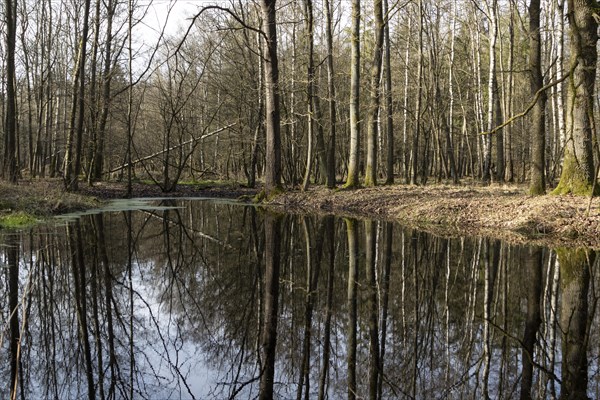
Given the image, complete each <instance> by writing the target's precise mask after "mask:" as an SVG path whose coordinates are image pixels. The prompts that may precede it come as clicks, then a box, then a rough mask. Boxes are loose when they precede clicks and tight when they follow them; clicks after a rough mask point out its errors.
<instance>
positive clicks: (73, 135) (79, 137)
mask: <svg viewBox="0 0 600 400" xmlns="http://www.w3.org/2000/svg"><path fill="white" fill-rule="evenodd" d="M90 3H91V0H86V1H85V3H84V11H83V29H82V31H81V38H80V41H79V52H78V56H77V63H76V68H77V71H76V72H75V77H74V78H73V103H72V109H71V120H70V128H69V135H68V137H67V149H66V153H65V173H64V181H65V182H64V183H65V189H67V190H68V191H71V192H74V191H77V189H78V178H79V174H80V172H81V149H82V146H83V128H84V127H83V123H84V119H85V97H84V96H85V87H86V80H85V75H86V73H85V67H86V52H87V41H88V33H89V15H90ZM73 141H75V143H73ZM73 147H75V148H73Z"/></svg>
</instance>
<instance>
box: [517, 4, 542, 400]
mask: <svg viewBox="0 0 600 400" xmlns="http://www.w3.org/2000/svg"><path fill="white" fill-rule="evenodd" d="M534 1H535V0H534ZM534 1H532V3H533V2H534ZM528 251H529V259H528V260H527V261H528V262H527V266H526V267H527V282H528V283H527V284H528V288H527V318H526V320H525V332H524V333H523V350H522V352H521V361H522V363H523V367H522V371H523V373H522V377H521V397H520V398H521V400H529V399H532V398H533V397H532V393H531V390H532V387H533V367H534V363H533V355H534V354H533V352H534V348H535V344H536V342H537V333H538V331H539V329H540V325H541V323H542V317H541V309H540V302H541V295H542V263H543V257H542V256H543V253H542V249H541V248H539V247H534V248H531V249H530V250H528Z"/></svg>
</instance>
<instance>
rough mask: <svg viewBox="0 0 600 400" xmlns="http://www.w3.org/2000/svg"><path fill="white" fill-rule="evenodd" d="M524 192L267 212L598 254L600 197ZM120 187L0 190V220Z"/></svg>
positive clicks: (495, 190) (446, 188)
mask: <svg viewBox="0 0 600 400" xmlns="http://www.w3.org/2000/svg"><path fill="white" fill-rule="evenodd" d="M132 189H133V190H132V192H133V197H215V198H230V199H243V200H245V201H250V200H251V199H252V198H253V197H254V196H255V195H256V193H257V192H258V190H257V189H249V188H245V187H243V186H241V185H239V184H235V183H225V184H224V183H217V182H212V183H211V182H208V183H203V184H200V185H199V184H193V185H179V186H178V189H177V191H176V192H173V193H167V194H165V193H162V192H161V191H160V189H159V188H158V187H156V186H155V185H149V184H143V183H135V184H134V185H133V188H132ZM526 192H527V188H526V187H525V186H522V185H491V186H481V185H477V184H473V185H472V184H463V185H442V184H435V185H427V186H409V185H392V186H378V187H374V188H360V189H356V190H343V189H338V190H329V189H326V188H323V187H320V186H313V187H311V188H310V189H309V190H308V191H306V192H302V191H298V190H290V191H287V192H285V193H283V194H281V195H279V196H277V197H276V198H275V199H273V200H272V201H271V202H270V203H269V206H270V207H273V208H275V209H280V210H285V211H289V212H294V213H300V214H303V213H307V214H308V213H317V214H331V213H335V214H337V215H342V216H347V217H359V218H376V219H381V220H395V221H398V222H400V223H401V224H403V225H406V226H408V227H412V228H417V229H421V230H425V231H428V232H431V233H434V234H437V235H444V236H465V235H468V236H474V235H481V236H487V237H491V238H498V239H503V240H507V241H509V242H511V243H530V244H539V245H544V246H552V247H557V246H568V247H580V246H581V247H591V248H596V249H600V198H594V199H593V200H592V201H591V203H590V199H589V198H585V197H575V196H551V195H546V196H535V197H534V196H529V195H527V194H526ZM126 193H127V192H126V184H125V183H116V182H108V183H105V182H102V183H98V184H96V185H94V186H93V187H90V186H88V185H87V184H85V183H80V191H79V193H67V192H65V191H64V189H63V186H62V181H60V180H44V181H41V180H35V181H25V180H23V181H20V182H19V184H18V185H16V186H14V185H9V184H6V183H1V184H0V225H2V223H1V221H2V218H3V217H6V216H11V215H15V214H16V215H19V214H21V213H24V214H29V215H33V216H35V217H39V218H44V217H48V216H51V215H58V214H62V213H67V212H72V211H77V210H84V209H89V208H96V207H99V206H101V205H102V204H103V202H104V201H105V200H108V199H117V198H124V197H126Z"/></svg>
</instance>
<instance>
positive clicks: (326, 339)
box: [318, 215, 335, 400]
mask: <svg viewBox="0 0 600 400" xmlns="http://www.w3.org/2000/svg"><path fill="white" fill-rule="evenodd" d="M325 233H326V235H327V244H328V252H329V268H328V270H327V302H326V305H325V323H324V324H323V331H324V333H323V362H322V364H323V369H322V370H321V376H320V379H319V397H318V398H319V400H324V399H325V393H326V389H327V388H326V387H327V379H328V377H329V364H330V359H329V358H330V355H331V317H332V314H333V289H334V279H335V276H334V266H335V220H334V217H333V215H329V216H327V217H325Z"/></svg>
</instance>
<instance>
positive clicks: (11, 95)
mask: <svg viewBox="0 0 600 400" xmlns="http://www.w3.org/2000/svg"><path fill="white" fill-rule="evenodd" d="M4 13H5V16H6V18H5V19H6V24H5V29H6V114H5V119H6V121H5V128H4V129H5V134H4V163H3V165H2V167H3V168H2V174H3V176H4V179H6V180H7V181H8V182H11V183H17V178H18V175H19V171H18V168H17V98H16V87H15V85H16V72H15V48H16V38H17V36H16V32H17V0H5V2H4Z"/></svg>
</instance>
